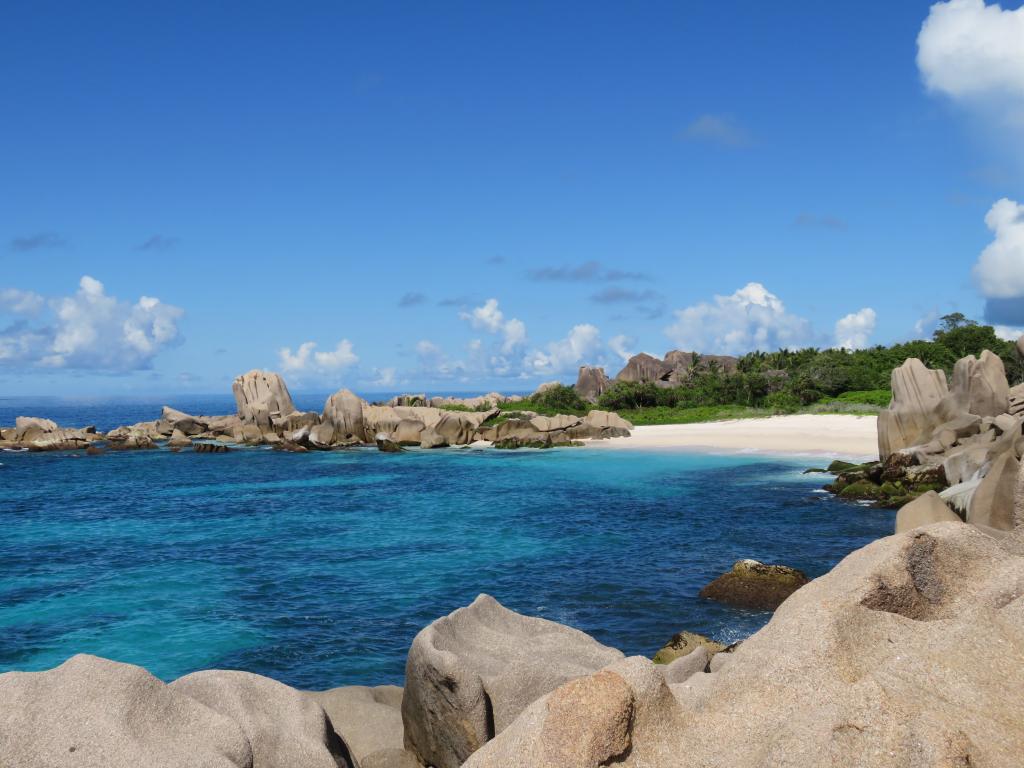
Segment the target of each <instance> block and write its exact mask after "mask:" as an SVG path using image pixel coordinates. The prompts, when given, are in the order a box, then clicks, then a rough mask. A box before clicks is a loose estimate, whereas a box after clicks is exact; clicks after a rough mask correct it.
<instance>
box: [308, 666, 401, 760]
mask: <svg viewBox="0 0 1024 768" xmlns="http://www.w3.org/2000/svg"><path fill="white" fill-rule="evenodd" d="M306 695H307V696H309V697H311V698H312V699H313V700H314V701H315V702H317V703H318V704H319V705H320V706H322V707H323V708H324V711H325V712H326V713H327V716H328V717H329V718H330V720H331V725H332V726H333V727H334V730H335V732H336V733H337V734H338V736H339V737H340V738H341V739H342V740H343V741H344V742H345V744H346V745H348V748H349V751H350V753H351V755H352V757H353V759H354V760H355V762H356V764H358V765H359V767H360V768H375V767H376V768H404V767H405V766H413V767H415V766H419V765H420V763H419V761H418V760H417V759H416V758H415V757H414V756H413V754H412V753H411V752H407V751H406V750H405V746H404V742H403V739H402V733H403V726H402V689H401V688H399V687H398V686H395V685H381V686H377V687H375V688H368V687H365V686H361V685H351V686H346V687H343V688H333V689H331V690H329V691H317V692H310V693H307V694H306Z"/></svg>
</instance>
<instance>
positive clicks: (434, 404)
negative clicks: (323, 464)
mask: <svg viewBox="0 0 1024 768" xmlns="http://www.w3.org/2000/svg"><path fill="white" fill-rule="evenodd" d="M232 392H233V394H234V397H235V404H236V409H237V410H236V413H234V414H230V415H226V416H195V415H192V414H188V413H183V412H182V411H179V410H176V409H174V408H171V407H169V406H164V408H163V410H162V412H161V414H160V418H159V419H156V420H153V421H144V422H139V423H138V424H132V425H130V426H124V427H118V428H117V429H113V430H111V431H110V432H108V433H106V434H100V433H98V432H97V431H96V429H95V428H94V427H86V428H84V429H63V428H61V427H59V426H58V425H57V424H55V423H54V422H53V421H50V420H48V419H37V418H31V417H18V419H17V423H16V425H15V426H14V427H13V428H11V429H0V448H13V449H26V450H32V451H49V450H69V449H77V448H89V447H94V448H95V447H97V445H103V446H105V447H106V448H108V449H111V450H124V449H142V448H156V447H159V446H161V445H165V446H167V447H169V448H171V449H172V450H178V449H181V448H189V447H191V448H192V449H193V450H196V451H198V452H204V453H210V452H219V451H225V450H229V448H228V446H230V445H232V444H237V445H242V444H246V445H271V446H274V447H277V448H280V449H282V450H292V451H307V450H330V449H333V448H343V447H348V446H356V445H373V444H376V445H377V446H378V447H379V448H380V449H381V450H384V451H395V450H401V449H402V448H403V447H407V446H418V447H421V448H440V447H447V446H456V445H469V444H470V443H474V442H477V441H481V440H483V441H488V442H491V443H493V444H494V445H495V447H499V448H520V447H537V448H548V447H552V446H562V445H573V444H576V443H577V441H579V440H589V439H603V438H611V437H628V436H629V430H630V429H632V424H630V423H629V422H628V421H626V420H625V419H622V418H620V417H619V416H618V415H617V414H615V413H611V412H608V411H598V410H593V411H590V412H589V413H588V414H587V415H586V416H571V415H558V416H541V415H538V414H537V413H535V412H531V411H528V410H522V411H510V412H507V413H505V414H503V412H502V411H500V410H499V409H498V408H496V407H494V406H496V405H504V404H507V403H511V402H516V401H518V400H522V398H518V397H517V398H507V397H504V396H503V395H500V394H498V393H492V394H489V395H483V396H481V397H474V398H467V399H462V400H459V399H456V398H427V397H426V396H425V395H403V396H401V397H399V398H394V399H393V400H392V401H391V402H389V403H388V404H385V405H371V404H370V403H368V402H366V401H365V400H363V399H362V398H360V397H358V396H357V395H355V394H354V393H352V392H351V391H349V390H347V389H342V390H339V391H338V392H335V393H334V394H333V395H331V396H330V397H328V398H327V402H326V403H325V404H324V408H323V411H321V412H319V413H317V412H315V411H300V410H298V409H296V407H295V404H294V402H293V401H292V397H291V394H290V393H289V392H288V387H287V385H286V384H285V381H284V379H283V378H282V377H281V376H280V375H279V374H276V373H271V372H268V371H256V370H254V371H249V372H248V373H246V374H244V375H242V376H239V377H237V378H236V379H235V381H234V383H233V384H232ZM428 403H429V404H428Z"/></svg>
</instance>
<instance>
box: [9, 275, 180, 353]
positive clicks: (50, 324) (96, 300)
mask: <svg viewBox="0 0 1024 768" xmlns="http://www.w3.org/2000/svg"><path fill="white" fill-rule="evenodd" d="M44 309H45V310H47V311H46V312H44ZM0 313H5V314H11V315H15V316H16V317H17V318H18V319H17V321H16V322H15V323H14V324H13V325H10V326H9V327H7V328H6V329H3V330H2V331H0V365H32V366H40V367H44V368H57V369H65V370H79V369H81V370H97V371H110V372H119V371H132V370H139V369H144V368H149V367H150V365H151V363H152V360H153V358H154V357H155V356H156V355H157V354H158V353H159V352H160V351H161V350H162V349H165V348H167V347H169V346H172V345H174V344H176V343H178V342H179V341H180V336H179V333H178V321H179V320H180V319H181V317H182V315H183V314H184V311H183V310H181V309H179V308H178V307H174V306H171V305H169V304H164V303H162V302H161V301H160V300H159V299H156V298H153V297H151V296H142V297H140V298H139V299H138V301H136V302H135V303H134V304H133V303H130V302H126V301H121V300H119V299H117V298H116V297H114V296H109V295H107V293H106V291H105V290H104V287H103V283H101V282H100V281H99V280H96V279H94V278H92V277H89V276H88V275H86V276H83V277H82V279H81V280H80V281H79V285H78V291H77V292H76V293H75V294H74V295H73V296H66V297H62V298H56V299H51V300H49V301H45V300H44V299H43V298H42V297H41V296H39V295H38V294H34V293H32V292H27V291H18V290H17V289H6V290H4V291H3V292H2V293H0ZM36 317H39V322H41V323H42V324H37V323H35V322H34V321H35V320H36Z"/></svg>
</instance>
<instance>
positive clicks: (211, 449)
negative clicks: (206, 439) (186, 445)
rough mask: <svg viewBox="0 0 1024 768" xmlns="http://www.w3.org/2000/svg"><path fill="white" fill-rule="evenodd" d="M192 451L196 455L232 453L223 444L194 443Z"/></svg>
mask: <svg viewBox="0 0 1024 768" xmlns="http://www.w3.org/2000/svg"><path fill="white" fill-rule="evenodd" d="M192 450H193V451H195V452H196V453H229V452H230V451H231V449H230V448H228V447H227V446H226V445H224V444H223V443H192Z"/></svg>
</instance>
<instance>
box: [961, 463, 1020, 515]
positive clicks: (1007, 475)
mask: <svg viewBox="0 0 1024 768" xmlns="http://www.w3.org/2000/svg"><path fill="white" fill-rule="evenodd" d="M1020 472H1021V463H1020V462H1019V461H1018V460H1017V457H1016V456H1015V455H1014V452H1013V451H1005V452H1004V453H1002V454H1001V455H1000V456H999V458H998V459H996V461H995V463H994V464H993V465H992V468H991V469H990V470H989V472H988V474H987V475H985V479H983V480H982V481H981V483H980V484H979V485H978V489H977V490H976V491H975V492H974V495H973V496H972V497H971V503H970V506H969V507H968V510H967V522H968V523H970V524H971V525H980V526H985V527H987V528H995V529H996V530H1000V531H1012V530H1013V529H1014V527H1015V526H1016V515H1015V513H1014V493H1015V492H1016V489H1017V478H1018V476H1019V475H1020Z"/></svg>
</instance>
